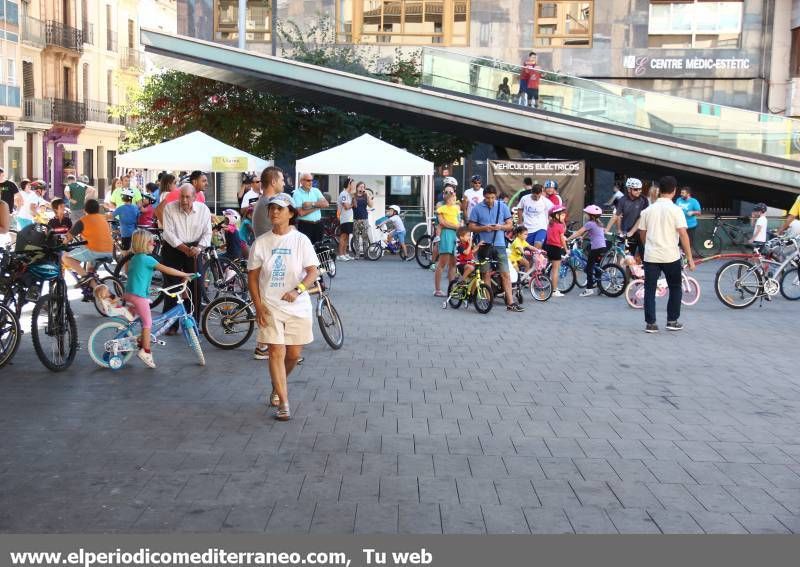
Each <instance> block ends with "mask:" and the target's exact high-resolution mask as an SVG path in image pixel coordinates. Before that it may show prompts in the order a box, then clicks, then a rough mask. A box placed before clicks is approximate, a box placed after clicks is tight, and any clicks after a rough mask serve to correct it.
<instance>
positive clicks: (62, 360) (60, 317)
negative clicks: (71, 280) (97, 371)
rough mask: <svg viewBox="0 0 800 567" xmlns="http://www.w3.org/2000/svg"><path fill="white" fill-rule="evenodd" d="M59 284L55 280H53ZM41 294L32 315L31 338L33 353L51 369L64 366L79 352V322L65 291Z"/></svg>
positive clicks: (55, 369) (66, 366)
mask: <svg viewBox="0 0 800 567" xmlns="http://www.w3.org/2000/svg"><path fill="white" fill-rule="evenodd" d="M54 285H56V286H57V285H58V284H54ZM55 295H57V296H60V297H54V295H53V294H52V293H49V294H47V295H43V296H42V297H40V298H39V301H37V302H36V306H35V307H34V308H33V315H32V317H31V339H33V348H34V350H35V351H36V356H38V357H39V360H41V361H42V364H44V365H45V367H46V368H48V369H49V370H52V371H53V372H60V371H62V370H66V369H67V368H69V367H70V365H71V364H72V361H73V360H75V353H77V352H78V326H77V325H76V324H75V316H74V315H73V314H72V309H70V307H69V303H66V294H63V295H62V294H60V293H56V294H55Z"/></svg>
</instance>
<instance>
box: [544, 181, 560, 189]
mask: <svg viewBox="0 0 800 567" xmlns="http://www.w3.org/2000/svg"><path fill="white" fill-rule="evenodd" d="M544 188H545V189H558V181H556V180H555V179H548V180H547V181H545V182H544Z"/></svg>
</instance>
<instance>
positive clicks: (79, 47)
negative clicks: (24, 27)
mask: <svg viewBox="0 0 800 567" xmlns="http://www.w3.org/2000/svg"><path fill="white" fill-rule="evenodd" d="M45 37H46V40H45V41H46V43H47V45H48V46H51V45H52V46H56V47H63V48H64V49H69V50H70V51H77V52H78V53H83V32H82V31H81V30H79V29H76V28H73V27H70V26H65V25H64V24H62V23H61V22H56V21H54V20H48V21H47V26H46V30H45Z"/></svg>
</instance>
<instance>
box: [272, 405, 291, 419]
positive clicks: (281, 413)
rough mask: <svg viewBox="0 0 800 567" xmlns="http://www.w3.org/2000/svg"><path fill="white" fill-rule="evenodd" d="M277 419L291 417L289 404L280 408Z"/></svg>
mask: <svg viewBox="0 0 800 567" xmlns="http://www.w3.org/2000/svg"><path fill="white" fill-rule="evenodd" d="M275 419H277V420H278V421H289V420H290V419H291V415H289V404H284V405H282V406H281V407H280V408H278V413H277V414H276V415H275Z"/></svg>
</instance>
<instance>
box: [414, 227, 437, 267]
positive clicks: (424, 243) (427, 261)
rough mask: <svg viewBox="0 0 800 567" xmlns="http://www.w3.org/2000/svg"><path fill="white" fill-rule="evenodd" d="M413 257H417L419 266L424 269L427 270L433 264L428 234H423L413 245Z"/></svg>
mask: <svg viewBox="0 0 800 567" xmlns="http://www.w3.org/2000/svg"><path fill="white" fill-rule="evenodd" d="M414 257H415V258H416V259H417V264H419V267H420V268H422V269H424V270H427V269H428V268H430V267H431V264H433V258H432V250H431V237H430V235H429V234H426V235H424V236H423V237H422V238H420V239H419V240H418V241H417V245H416V246H415V247H414Z"/></svg>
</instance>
